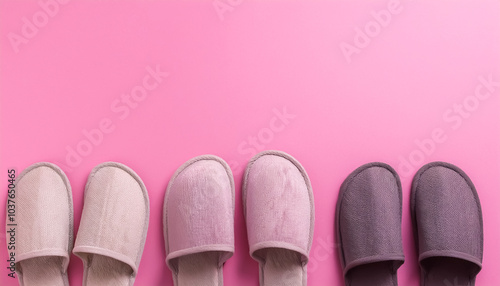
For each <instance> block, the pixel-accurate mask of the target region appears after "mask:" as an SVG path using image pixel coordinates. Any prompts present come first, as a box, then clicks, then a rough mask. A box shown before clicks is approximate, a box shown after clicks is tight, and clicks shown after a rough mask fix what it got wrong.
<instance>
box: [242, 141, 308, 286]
mask: <svg viewBox="0 0 500 286" xmlns="http://www.w3.org/2000/svg"><path fill="white" fill-rule="evenodd" d="M243 206H244V209H245V219H246V224H247V230H248V242H249V244H250V255H251V256H252V258H254V259H255V260H257V261H258V262H259V278H260V285H261V286H264V285H266V286H271V285H272V286H276V285H283V286H285V285H286V286H290V285H304V286H305V285H307V262H308V260H309V251H310V249H311V243H312V238H313V231H314V198H313V192H312V188H311V183H310V182H309V177H308V176H307V174H306V171H305V170H304V168H303V167H302V166H301V165H300V163H299V162H297V160H295V159H294V158H293V157H292V156H290V155H288V154H286V153H284V152H280V151H265V152H262V153H259V154H257V155H256V156H255V157H254V158H252V160H250V162H249V163H248V166H247V168H246V171H245V177H244V181H243Z"/></svg>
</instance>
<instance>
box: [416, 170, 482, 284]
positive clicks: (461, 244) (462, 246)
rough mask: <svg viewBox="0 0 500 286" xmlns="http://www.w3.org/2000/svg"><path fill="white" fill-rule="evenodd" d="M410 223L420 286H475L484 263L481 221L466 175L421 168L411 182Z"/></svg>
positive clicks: (473, 191) (477, 203) (476, 197)
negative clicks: (418, 266) (416, 249)
mask: <svg viewBox="0 0 500 286" xmlns="http://www.w3.org/2000/svg"><path fill="white" fill-rule="evenodd" d="M411 217H412V223H413V232H414V235H415V242H416V243H417V248H418V253H419V257H418V261H419V264H420V269H421V271H420V285H422V286H438V285H467V286H473V285H475V280H476V275H477V274H478V273H479V271H480V270H481V267H482V259H483V218H482V213H481V204H480V202H479V197H478V195H477V192H476V188H475V187H474V184H472V181H471V180H470V178H469V177H468V176H467V175H466V174H465V173H464V171H462V170H461V169H459V168H458V167H457V166H454V165H452V164H449V163H444V162H433V163H429V164H427V165H425V166H423V167H422V168H421V169H420V170H419V171H418V172H417V174H416V175H415V177H414V178H413V183H412V190H411Z"/></svg>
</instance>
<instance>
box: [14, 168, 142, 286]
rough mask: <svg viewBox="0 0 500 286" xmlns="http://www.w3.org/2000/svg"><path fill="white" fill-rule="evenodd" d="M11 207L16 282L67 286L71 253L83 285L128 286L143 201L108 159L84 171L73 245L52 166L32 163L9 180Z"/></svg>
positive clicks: (128, 173) (59, 176)
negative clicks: (12, 192) (13, 209)
mask: <svg viewBox="0 0 500 286" xmlns="http://www.w3.org/2000/svg"><path fill="white" fill-rule="evenodd" d="M15 204H16V217H15V222H14V223H15V224H16V249H15V254H16V256H15V257H16V272H17V274H18V277H19V282H20V285H27V286H30V285H37V286H60V285H69V283H68V275H67V267H68V263H69V259H70V254H71V251H73V253H74V254H75V255H77V256H78V257H80V258H81V259H82V260H83V264H84V276H83V285H119V286H124V285H133V284H134V281H135V276H136V273H137V269H138V267H139V262H140V260H141V256H142V251H143V249H144V242H145V239H146V233H147V229H148V223H149V199H148V194H147V191H146V188H145V186H144V184H143V182H142V181H141V179H140V178H139V176H138V175H137V174H136V173H135V172H134V171H132V170H131V169H130V168H128V167H126V166H124V165H122V164H119V163H112V162H108V163H103V164H100V165H98V166H97V167H95V168H94V169H93V170H92V172H91V173H90V175H89V177H88V180H87V184H86V186H85V193H84V207H83V212H82V217H81V221H80V228H79V230H78V234H77V237H76V241H75V245H74V248H73V199H72V194H71V186H70V183H69V181H68V178H67V177H66V175H65V174H64V172H63V171H62V170H61V169H60V168H59V167H57V166H56V165H54V164H51V163H36V164H34V165H31V166H30V167H28V168H27V169H25V170H24V171H23V172H22V173H21V174H20V175H19V177H18V178H17V179H16V198H15ZM10 223H13V222H11V221H8V222H7V229H9V226H8V224H10Z"/></svg>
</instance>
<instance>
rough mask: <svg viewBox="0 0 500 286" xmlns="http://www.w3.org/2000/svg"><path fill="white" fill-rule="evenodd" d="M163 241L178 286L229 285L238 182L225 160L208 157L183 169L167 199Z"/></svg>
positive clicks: (179, 170)
mask: <svg viewBox="0 0 500 286" xmlns="http://www.w3.org/2000/svg"><path fill="white" fill-rule="evenodd" d="M163 237H164V239H165V249H166V253H167V258H166V263H167V265H168V267H169V268H170V270H172V278H173V280H174V285H180V286H183V285H186V286H191V285H206V286H210V285H223V276H222V267H223V265H224V262H226V260H227V259H229V258H230V257H231V256H232V255H233V253H234V181H233V175H232V172H231V169H230V168H229V166H228V165H227V163H226V162H224V160H222V159H221V158H219V157H216V156H213V155H204V156H199V157H196V158H193V159H191V160H189V161H187V162H186V163H184V164H183V165H182V166H181V167H179V169H177V171H176V172H175V174H174V175H173V176H172V178H171V179H170V182H169V184H168V187H167V191H166V193H165V200H164V204H163Z"/></svg>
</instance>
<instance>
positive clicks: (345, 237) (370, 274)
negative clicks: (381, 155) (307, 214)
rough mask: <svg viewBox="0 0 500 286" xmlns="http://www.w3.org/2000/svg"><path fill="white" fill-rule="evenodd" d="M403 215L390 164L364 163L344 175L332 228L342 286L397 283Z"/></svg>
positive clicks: (389, 285) (396, 180) (400, 195)
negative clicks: (341, 273) (339, 264)
mask: <svg viewBox="0 0 500 286" xmlns="http://www.w3.org/2000/svg"><path fill="white" fill-rule="evenodd" d="M401 216H402V191H401V182H400V180H399V176H398V174H397V173H396V171H394V169H393V168H392V167H391V166H389V165H387V164H384V163H379V162H373V163H368V164H365V165H363V166H361V167H359V168H357V169H356V170H354V172H352V173H351V174H350V175H349V176H348V177H347V178H346V179H345V181H344V182H343V183H342V186H341V187H340V193H339V198H338V200H337V206H336V212H335V233H336V240H337V242H336V243H337V245H338V246H339V256H340V262H341V265H342V269H343V274H344V280H345V284H346V285H348V286H371V285H377V286H395V285H398V280H397V270H398V268H399V267H400V266H401V265H402V264H403V262H404V254H403V242H402V236H401Z"/></svg>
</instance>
